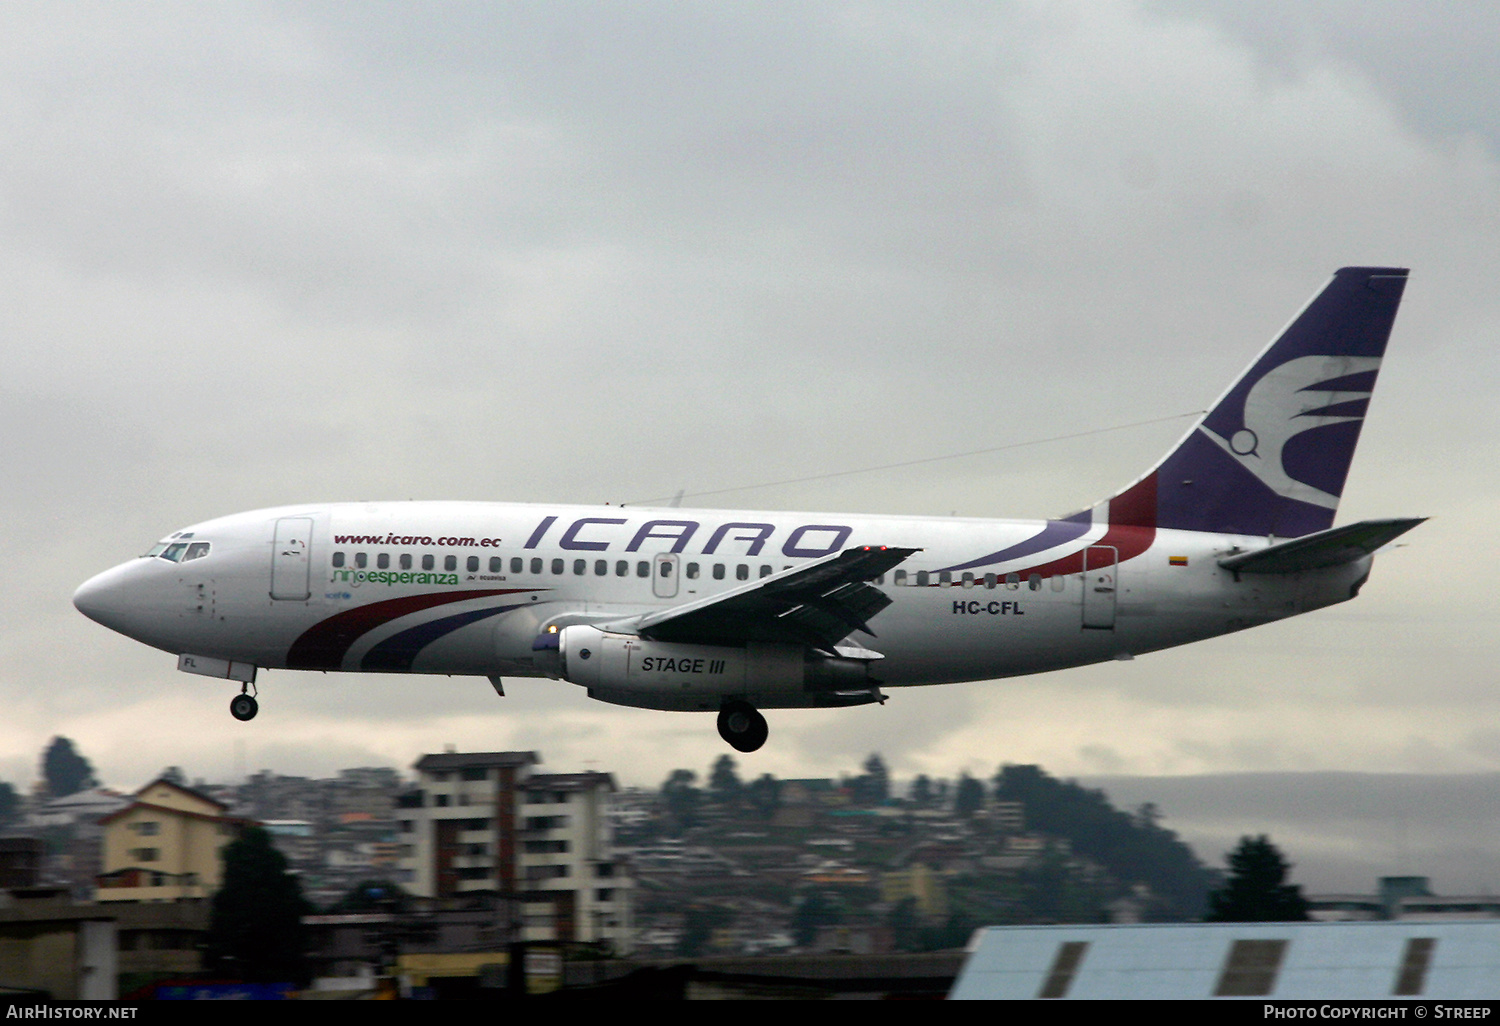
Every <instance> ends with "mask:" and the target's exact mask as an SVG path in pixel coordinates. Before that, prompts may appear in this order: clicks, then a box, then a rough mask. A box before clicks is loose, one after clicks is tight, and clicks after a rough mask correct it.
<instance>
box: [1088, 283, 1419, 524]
mask: <svg viewBox="0 0 1500 1026" xmlns="http://www.w3.org/2000/svg"><path fill="white" fill-rule="evenodd" d="M1405 287H1406V269H1405V268H1398V267H1345V268H1342V269H1341V270H1339V271H1338V272H1336V273H1335V274H1334V276H1333V280H1332V281H1330V282H1329V283H1328V284H1327V285H1325V286H1324V287H1323V290H1322V291H1321V292H1319V293H1318V294H1317V295H1316V296H1314V297H1313V299H1312V301H1311V302H1309V303H1308V304H1307V306H1306V307H1304V308H1303V310H1302V312H1301V313H1300V314H1298V315H1297V316H1296V318H1294V319H1293V320H1292V322H1291V324H1290V325H1288V326H1287V328H1286V329H1285V330H1284V331H1282V333H1281V334H1280V335H1279V336H1277V338H1276V339H1275V340H1274V341H1273V342H1272V343H1271V344H1270V345H1269V346H1267V347H1266V349H1265V351H1264V352H1262V353H1261V354H1260V356H1259V357H1257V358H1256V360H1255V362H1254V363H1252V364H1251V365H1250V369H1249V370H1247V371H1246V372H1245V373H1244V374H1243V375H1241V376H1240V379H1239V380H1238V381H1236V382H1235V383H1234V384H1233V385H1232V386H1230V388H1229V390H1228V391H1227V392H1225V393H1224V395H1223V396H1221V397H1220V398H1219V401H1218V402H1216V403H1215V404H1214V405H1213V408H1212V409H1210V410H1209V412H1208V413H1207V414H1206V415H1205V416H1204V417H1203V419H1202V420H1200V421H1199V422H1198V423H1197V424H1196V425H1194V426H1193V429H1192V430H1191V431H1189V432H1188V433H1187V436H1186V437H1185V438H1183V440H1182V442H1181V443H1179V444H1178V446H1177V448H1176V449H1174V450H1172V452H1171V453H1169V454H1168V455H1167V457H1166V458H1165V459H1164V460H1162V461H1161V463H1159V464H1157V465H1156V467H1155V468H1154V469H1153V470H1152V471H1151V472H1150V473H1149V474H1147V475H1146V476H1145V477H1143V478H1142V479H1140V480H1139V481H1137V482H1136V483H1135V484H1134V485H1132V486H1131V487H1130V488H1127V489H1126V490H1125V491H1124V492H1121V493H1120V495H1118V496H1116V497H1115V498H1114V499H1112V500H1110V505H1111V508H1110V513H1109V520H1110V522H1111V523H1114V522H1116V521H1117V520H1120V521H1121V522H1122V523H1123V522H1124V521H1123V520H1121V516H1123V517H1124V518H1125V519H1128V520H1131V521H1139V523H1137V524H1136V525H1135V526H1139V527H1158V528H1168V529H1178V530H1186V531H1210V532H1214V533H1222V534H1249V535H1261V536H1268V537H1269V536H1274V537H1279V538H1296V537H1299V536H1301V535H1304V534H1311V533H1312V532H1314V531H1322V530H1325V529H1327V528H1329V527H1331V526H1333V515H1334V513H1335V511H1336V510H1337V508H1338V502H1339V496H1340V494H1342V492H1343V490H1344V479H1345V478H1346V477H1347V476H1348V474H1349V463H1350V461H1351V460H1353V458H1354V446H1355V443H1356V442H1358V441H1359V429H1360V427H1361V425H1363V423H1364V417H1365V410H1366V408H1367V407H1368V406H1369V401H1370V394H1371V393H1372V392H1373V391H1374V390H1375V378H1376V375H1378V374H1379V372H1380V360H1381V357H1382V356H1383V355H1384V354H1385V344H1386V340H1387V339H1388V338H1390V334H1391V325H1392V324H1393V323H1394V321H1395V319H1396V308H1397V306H1399V305H1400V303H1401V293H1402V291H1403V290H1404V289H1405ZM1151 491H1154V492H1155V500H1156V501H1155V503H1154V504H1142V503H1139V502H1128V503H1127V502H1122V501H1121V500H1123V499H1125V498H1126V497H1127V496H1129V495H1141V494H1148V493H1149V492H1151ZM1146 505H1153V506H1154V509H1146V508H1144V506H1146ZM1117 506H1118V507H1120V508H1119V509H1118V510H1117V509H1116V508H1115V507H1117ZM1127 508H1129V509H1130V511H1131V512H1130V513H1126V509H1127ZM1117 514H1119V515H1117ZM1153 514H1154V522H1147V521H1148V520H1151V519H1153Z"/></svg>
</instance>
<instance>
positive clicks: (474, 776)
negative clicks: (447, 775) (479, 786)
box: [460, 766, 489, 780]
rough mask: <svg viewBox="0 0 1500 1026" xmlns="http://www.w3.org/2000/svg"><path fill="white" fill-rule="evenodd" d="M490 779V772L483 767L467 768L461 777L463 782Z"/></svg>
mask: <svg viewBox="0 0 1500 1026" xmlns="http://www.w3.org/2000/svg"><path fill="white" fill-rule="evenodd" d="M488 778H489V771H488V770H487V769H485V768H484V767H483V766H466V767H464V769H463V771H462V776H461V777H460V779H461V780H486V779H488Z"/></svg>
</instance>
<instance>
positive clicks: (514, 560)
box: [510, 556, 526, 574]
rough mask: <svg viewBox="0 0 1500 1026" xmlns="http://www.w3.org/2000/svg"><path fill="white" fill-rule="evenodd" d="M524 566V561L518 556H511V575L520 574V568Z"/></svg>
mask: <svg viewBox="0 0 1500 1026" xmlns="http://www.w3.org/2000/svg"><path fill="white" fill-rule="evenodd" d="M525 565H526V562H525V560H523V559H522V558H521V557H520V556H511V557H510V572H511V573H513V574H518V573H520V572H521V568H522V567H524V566H525Z"/></svg>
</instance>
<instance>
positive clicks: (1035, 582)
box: [1026, 574, 1042, 591]
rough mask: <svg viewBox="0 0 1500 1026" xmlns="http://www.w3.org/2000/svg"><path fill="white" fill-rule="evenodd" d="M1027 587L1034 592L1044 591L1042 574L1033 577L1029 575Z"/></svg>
mask: <svg viewBox="0 0 1500 1026" xmlns="http://www.w3.org/2000/svg"><path fill="white" fill-rule="evenodd" d="M1026 587H1028V588H1030V589H1031V590H1032V591H1041V590H1042V575H1041V574H1031V575H1029V576H1028V577H1027V578H1026Z"/></svg>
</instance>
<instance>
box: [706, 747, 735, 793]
mask: <svg viewBox="0 0 1500 1026" xmlns="http://www.w3.org/2000/svg"><path fill="white" fill-rule="evenodd" d="M708 788H709V790H710V791H712V792H713V793H714V797H715V798H717V799H718V800H719V801H721V802H732V801H734V800H735V799H737V798H738V797H739V796H740V777H739V774H738V773H736V772H735V770H734V756H732V755H729V754H727V753H726V754H724V755H721V756H719V758H718V759H717V760H716V761H715V762H714V768H713V769H712V770H711V771H710V772H709V775H708Z"/></svg>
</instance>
